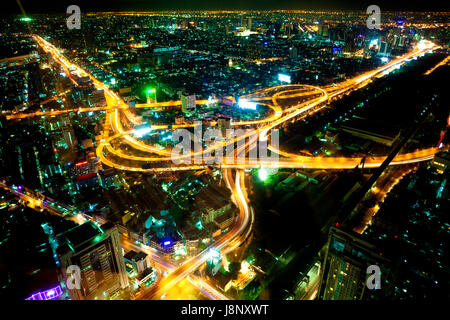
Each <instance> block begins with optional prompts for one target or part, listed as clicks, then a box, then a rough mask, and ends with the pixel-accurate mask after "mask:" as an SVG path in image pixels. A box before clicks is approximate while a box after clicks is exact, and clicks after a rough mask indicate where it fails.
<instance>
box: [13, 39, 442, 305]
mask: <svg viewBox="0 0 450 320" xmlns="http://www.w3.org/2000/svg"><path fill="white" fill-rule="evenodd" d="M33 37H34V39H35V40H36V41H37V43H38V44H39V45H40V46H41V47H42V48H43V50H44V51H46V52H48V53H50V54H51V55H52V57H53V59H54V60H55V61H56V62H58V63H59V64H61V66H62V68H63V70H64V72H65V73H66V75H67V76H68V77H69V79H70V80H71V81H72V82H73V83H74V85H75V86H78V83H77V82H76V78H77V77H89V78H90V79H91V80H92V81H93V83H94V85H95V87H96V88H97V89H100V90H103V91H104V93H105V98H106V103H107V105H106V106H105V107H102V108H97V109H95V108H83V109H73V110H58V111H51V112H46V113H35V114H16V115H11V116H10V118H9V119H23V118H27V117H33V116H37V115H40V116H55V115H59V114H61V113H64V112H74V111H79V112H85V111H97V110H103V111H106V121H105V125H104V135H103V137H102V138H103V139H102V140H101V142H100V143H99V145H98V147H97V150H96V152H97V156H99V157H100V159H101V161H102V162H103V163H104V164H106V165H108V166H110V167H114V168H117V169H121V170H128V171H140V172H162V171H176V170H199V169H204V168H206V167H207V165H206V164H205V163H201V164H189V160H192V159H193V158H194V157H195V156H199V155H202V154H203V152H204V150H202V151H196V150H193V151H192V150H190V151H189V153H188V154H187V155H179V156H176V157H173V156H172V155H171V150H165V149H161V148H160V147H158V146H152V145H148V144H146V143H144V142H143V141H142V140H140V139H138V138H136V137H135V136H134V135H133V132H134V129H133V127H134V126H136V125H139V124H141V123H142V121H141V120H140V118H139V117H137V116H136V115H135V114H134V113H133V112H132V111H131V110H130V109H129V108H128V106H127V104H126V103H125V102H124V101H123V100H122V99H121V98H120V97H119V96H118V95H117V94H116V93H115V92H114V91H112V90H110V89H109V87H107V86H106V85H104V84H103V83H102V82H100V81H99V80H97V79H95V78H94V77H93V76H92V75H90V74H89V73H87V72H85V71H84V70H83V69H82V68H80V67H79V66H78V65H76V64H74V63H72V62H70V61H69V60H68V59H67V58H65V57H64V56H63V55H62V53H61V51H60V50H59V49H57V48H56V47H54V46H53V45H52V44H50V43H49V42H48V41H46V40H44V39H43V38H42V37H39V36H36V35H35V36H33ZM435 48H437V47H436V46H435V45H434V44H432V43H431V42H423V43H420V44H419V45H418V46H417V47H416V48H415V49H414V50H413V51H411V52H409V53H407V54H406V55H404V56H402V57H400V58H397V59H394V60H392V61H391V62H389V63H387V64H385V65H383V66H382V67H380V68H377V69H375V70H372V71H369V72H366V73H364V74H362V75H359V76H357V77H354V78H352V79H348V80H345V81H343V82H342V83H339V84H337V85H330V86H326V87H323V88H320V87H316V86H310V85H281V86H276V87H272V88H266V89H261V90H258V91H257V92H255V93H254V94H252V95H247V96H245V99H247V100H248V101H254V102H258V103H261V104H266V105H267V106H269V108H271V113H270V115H269V116H268V117H267V118H265V119H259V120H252V121H246V122H235V123H233V126H234V127H238V126H252V127H253V130H251V131H249V132H247V133H245V134H244V135H241V136H239V137H233V138H231V139H227V140H225V141H223V142H222V143H219V144H214V145H212V146H208V147H207V148H206V150H207V151H214V150H216V149H217V148H218V147H226V146H228V145H231V144H233V145H234V144H235V143H237V144H238V148H237V150H240V151H243V150H246V151H245V152H244V153H248V148H249V146H250V145H251V144H252V143H253V142H254V141H255V140H256V139H258V138H260V139H262V140H264V139H270V138H271V136H270V133H271V130H273V129H275V128H277V127H279V126H281V125H282V124H284V123H288V122H289V121H293V120H295V119H298V118H302V117H307V116H309V115H311V114H312V113H315V112H317V111H319V110H321V109H323V108H325V107H327V104H328V103H329V102H330V101H332V100H335V99H338V98H339V97H341V96H343V95H344V94H349V93H350V92H351V91H353V90H358V89H360V88H362V87H364V86H366V85H368V84H369V83H370V82H371V81H372V79H374V78H376V77H381V76H384V75H385V74H387V73H388V72H390V71H391V70H394V69H395V68H397V67H398V66H400V65H401V64H403V63H405V62H406V61H408V60H409V59H411V58H413V57H416V56H420V55H422V54H424V53H425V52H428V51H429V50H432V49H435ZM292 100H294V103H292ZM262 101H264V102H262ZM205 103H206V101H202V100H200V101H198V104H205ZM180 104H181V102H180V101H168V102H160V103H154V104H143V105H137V107H139V108H141V107H142V108H154V107H155V108H156V107H179V106H180ZM187 126H191V127H192V126H193V124H183V125H174V126H172V128H173V129H175V128H184V127H187ZM126 128H131V129H126ZM168 128H169V124H164V125H160V126H154V127H153V130H156V131H157V130H167V129H168ZM121 144H126V145H128V146H130V147H131V149H136V150H139V151H140V153H142V152H144V153H146V154H148V155H136V154H132V153H125V152H123V151H122V150H121V149H120V148H118V146H120V145H121ZM270 150H271V151H272V152H276V153H277V154H279V155H280V159H279V161H275V162H274V161H271V160H263V159H255V158H244V161H243V162H236V160H238V158H234V157H233V159H231V160H230V159H229V160H230V161H229V162H227V161H226V160H224V161H223V162H222V163H221V164H220V167H221V170H222V172H223V177H224V180H225V183H226V185H227V186H228V188H229V189H230V190H231V192H232V199H233V201H234V202H235V204H236V206H237V207H238V209H239V215H238V217H237V219H236V221H235V224H234V226H233V228H232V229H231V230H230V231H229V232H227V233H226V234H224V235H222V236H221V237H220V238H219V239H218V240H217V241H216V242H214V243H213V244H211V245H210V246H209V247H208V248H207V249H206V250H204V251H202V252H201V253H199V254H198V255H196V256H193V257H191V258H190V259H188V260H186V261H184V263H183V264H181V265H180V266H178V267H174V266H171V265H170V264H168V263H167V262H166V261H164V257H163V256H162V255H160V254H159V253H157V252H153V250H152V249H149V248H142V247H137V246H136V245H135V244H133V243H130V242H124V243H123V245H124V246H128V247H130V248H136V249H139V250H145V252H146V253H148V254H149V255H150V256H151V257H152V259H154V261H155V264H156V265H157V266H158V268H161V269H160V270H165V271H164V272H167V273H168V274H167V276H165V277H163V278H162V279H161V281H160V282H159V283H157V284H156V285H155V286H153V287H152V288H149V290H145V291H143V292H142V293H141V294H139V295H138V296H136V299H158V298H161V297H162V296H164V294H165V293H166V292H167V291H168V290H169V289H170V288H172V287H173V286H174V285H176V284H177V283H179V282H180V281H182V280H183V279H185V278H187V279H189V281H190V282H191V283H192V284H195V285H197V286H199V287H201V288H202V290H205V291H207V292H208V294H209V295H210V296H212V297H215V298H220V299H226V298H227V297H226V296H224V295H223V294H222V293H221V292H220V291H218V290H216V289H214V287H213V286H212V285H210V284H209V283H207V282H205V281H204V280H202V279H199V278H197V277H195V276H193V275H192V273H193V272H194V271H195V270H197V269H198V268H199V267H200V266H202V265H203V264H204V263H205V262H206V261H207V259H208V256H209V254H210V252H211V251H210V250H217V251H220V252H221V253H222V254H224V253H226V252H229V251H232V250H234V249H235V248H237V247H238V246H240V245H242V244H243V243H244V241H245V240H246V239H247V237H248V236H249V234H250V233H251V230H252V226H253V222H254V215H253V209H252V208H251V207H249V206H248V199H247V195H246V191H245V174H244V170H243V169H247V168H259V167H273V168H320V169H352V168H354V167H356V166H357V165H358V164H359V163H360V161H361V158H360V157H313V156H301V155H297V154H291V153H287V152H284V151H282V150H278V149H276V148H273V147H271V149H270ZM438 151H440V150H438V149H437V148H429V149H423V150H418V151H416V152H411V153H407V154H401V155H398V156H397V157H396V158H395V159H394V161H392V164H393V165H400V164H406V163H414V162H418V161H426V160H429V159H431V158H432V157H433V156H434V154H435V153H436V152H438ZM385 158H386V157H385V156H383V157H374V158H373V159H368V160H366V163H365V167H367V168H370V167H377V166H380V165H381V163H383V161H384V159H385ZM174 159H176V160H180V162H181V164H180V165H174V164H173V163H172V161H173V160H174ZM233 162H234V163H233ZM148 163H151V164H152V167H151V168H146V169H144V168H143V164H148ZM233 172H235V177H233ZM123 241H125V240H123Z"/></svg>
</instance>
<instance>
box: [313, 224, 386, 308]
mask: <svg viewBox="0 0 450 320" xmlns="http://www.w3.org/2000/svg"><path fill="white" fill-rule="evenodd" d="M388 263H389V260H387V259H386V258H384V257H383V256H382V253H381V252H380V251H379V250H377V248H376V247H375V246H374V245H372V244H370V243H368V242H366V241H365V240H363V239H362V238H361V236H359V235H357V234H356V233H352V234H350V233H347V232H344V231H342V230H340V229H338V228H335V227H332V228H331V229H330V234H329V237H328V244H327V251H326V254H325V259H324V263H323V274H322V281H321V284H320V290H319V297H320V299H322V300H366V299H371V298H373V295H374V294H378V293H379V292H380V291H382V290H383V289H384V290H386V289H385V284H386V279H387V277H388V269H387V265H388ZM371 265H377V266H378V267H379V268H380V271H381V275H380V279H381V281H380V282H381V283H380V284H379V286H380V289H368V288H367V286H366V283H367V277H368V273H367V268H368V267H369V266H371ZM377 285H378V284H377Z"/></svg>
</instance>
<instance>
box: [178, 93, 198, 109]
mask: <svg viewBox="0 0 450 320" xmlns="http://www.w3.org/2000/svg"><path fill="white" fill-rule="evenodd" d="M181 109H182V110H183V112H184V113H191V112H192V111H194V110H195V94H188V93H186V92H183V93H182V94H181Z"/></svg>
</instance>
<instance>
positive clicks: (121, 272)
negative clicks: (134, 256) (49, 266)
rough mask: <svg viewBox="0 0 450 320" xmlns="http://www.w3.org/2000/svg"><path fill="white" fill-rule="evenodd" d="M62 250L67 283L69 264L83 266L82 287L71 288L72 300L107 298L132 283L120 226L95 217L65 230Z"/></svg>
mask: <svg viewBox="0 0 450 320" xmlns="http://www.w3.org/2000/svg"><path fill="white" fill-rule="evenodd" d="M58 238H59V240H60V242H61V244H62V245H61V246H60V247H59V248H58V254H59V257H60V261H61V271H62V274H63V277H64V279H65V280H66V283H67V278H68V275H67V273H66V272H67V268H68V267H69V266H71V265H75V266H78V267H79V268H80V271H81V274H80V278H81V279H80V286H79V289H77V288H74V289H70V288H69V289H68V290H69V294H70V297H71V299H72V300H92V299H105V298H108V297H112V296H114V295H115V294H116V293H118V292H119V290H121V289H124V288H126V287H127V286H128V277H127V274H126V269H125V262H124V258H123V256H122V248H121V246H120V244H119V233H118V230H117V227H116V226H115V225H113V224H111V223H106V224H104V225H103V226H102V227H99V226H97V225H96V224H94V223H93V222H91V221H87V222H85V223H84V224H82V225H80V226H77V227H75V228H73V229H70V230H69V231H67V232H65V233H63V234H61V235H60V236H59V237H58Z"/></svg>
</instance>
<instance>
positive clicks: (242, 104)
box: [238, 99, 256, 110]
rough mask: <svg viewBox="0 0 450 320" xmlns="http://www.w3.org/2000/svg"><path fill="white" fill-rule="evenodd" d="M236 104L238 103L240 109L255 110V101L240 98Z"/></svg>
mask: <svg viewBox="0 0 450 320" xmlns="http://www.w3.org/2000/svg"><path fill="white" fill-rule="evenodd" d="M238 105H239V108H241V109H249V110H256V102H251V101H247V100H242V99H240V100H239V102H238Z"/></svg>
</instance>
